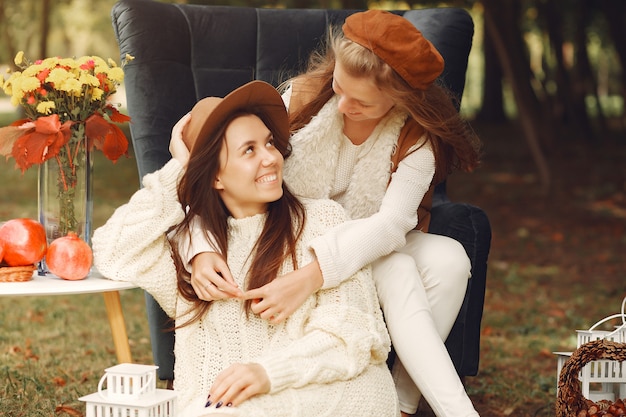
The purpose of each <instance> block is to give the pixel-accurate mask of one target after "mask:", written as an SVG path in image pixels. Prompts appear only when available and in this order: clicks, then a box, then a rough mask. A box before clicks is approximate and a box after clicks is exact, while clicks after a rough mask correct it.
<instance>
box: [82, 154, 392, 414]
mask: <svg viewBox="0 0 626 417" xmlns="http://www.w3.org/2000/svg"><path fill="white" fill-rule="evenodd" d="M180 173H181V166H180V164H179V163H178V162H177V161H176V160H172V161H170V162H168V164H166V165H165V167H163V168H162V169H161V170H160V171H157V172H155V173H154V174H149V175H147V176H146V177H145V178H144V188H142V189H141V190H139V191H138V192H136V193H135V195H133V197H132V198H131V200H130V201H129V203H128V204H126V205H123V206H121V207H120V208H118V209H117V210H116V211H115V213H114V214H113V216H112V217H111V218H110V219H109V220H108V221H107V223H106V224H105V225H104V226H102V227H101V228H99V229H97V230H96V231H95V233H94V236H93V240H92V242H93V250H94V264H95V266H96V268H97V269H98V270H99V271H100V272H101V273H102V274H103V275H104V276H106V277H109V278H111V279H115V280H122V281H131V282H134V283H136V284H137V285H139V286H141V287H142V288H144V289H145V290H146V291H148V292H149V293H151V294H152V295H153V296H154V298H155V299H156V300H157V301H158V302H159V303H160V304H161V306H162V307H163V309H164V310H165V312H166V313H167V314H168V315H170V316H171V317H176V318H177V319H179V320H185V318H186V312H187V309H188V307H189V304H188V303H187V302H186V301H185V300H184V299H183V298H182V297H180V296H179V295H178V292H177V288H176V276H175V270H174V265H173V262H172V260H171V256H170V247H169V244H168V242H167V240H166V238H165V232H166V231H167V230H168V228H169V227H170V226H172V225H174V224H176V223H178V222H179V221H180V220H181V219H182V218H183V210H182V208H181V207H180V205H179V204H178V202H177V200H176V184H177V180H178V178H179V175H180ZM304 203H305V207H306V210H307V222H306V226H305V229H304V232H303V236H302V239H301V241H300V242H299V244H298V245H297V257H298V262H299V263H300V265H305V264H306V263H308V262H309V261H310V260H311V257H312V254H311V252H310V250H308V249H307V247H308V245H307V244H306V243H307V242H308V241H309V240H311V239H313V238H315V237H316V236H319V235H321V234H322V233H324V232H325V231H326V230H327V229H329V228H331V227H333V226H335V225H336V224H339V223H340V222H342V221H343V220H344V214H343V210H342V209H341V207H340V206H339V205H337V204H336V203H333V202H331V201H327V200H318V201H315V200H305V201H304ZM265 218H266V215H257V216H253V217H249V218H244V219H232V218H231V219H229V228H230V229H229V230H230V233H229V242H228V246H229V248H228V262H229V267H230V270H231V272H232V274H233V277H234V278H235V280H236V281H237V284H238V285H239V286H240V287H242V288H243V287H245V284H244V278H245V275H246V272H247V270H248V269H249V262H250V259H249V256H248V255H249V254H250V252H251V250H252V247H253V245H254V242H255V241H256V239H257V238H258V236H259V234H260V232H261V229H262V226H263V223H264V221H265ZM292 269H293V268H292V265H290V264H289V263H286V264H285V265H283V270H282V271H281V273H286V272H289V271H290V270H292ZM242 311H243V310H242V302H241V301H239V300H223V301H216V302H213V304H212V306H211V308H210V310H209V312H208V314H207V315H206V316H205V317H204V318H203V319H202V320H201V321H199V322H196V323H194V324H192V325H189V326H186V327H183V328H181V329H178V330H177V331H176V344H175V349H174V350H175V356H176V364H175V370H174V372H175V389H176V390H177V391H178V392H179V399H178V401H179V402H178V404H179V412H180V411H183V408H184V407H187V406H189V407H188V408H187V410H184V413H185V414H184V415H185V417H188V416H191V415H204V413H206V412H208V413H209V414H210V413H211V410H213V409H204V407H203V406H200V405H198V407H197V410H195V411H192V410H190V408H194V407H195V404H202V405H203V403H204V400H205V399H206V396H207V394H208V390H209V388H210V386H211V384H212V382H213V380H214V378H215V377H216V375H217V374H218V373H219V372H220V371H221V370H223V369H224V368H226V367H228V366H229V365H231V364H233V363H247V362H255V363H259V364H261V365H262V366H263V367H264V368H265V370H266V372H267V374H268V376H269V379H270V383H271V390H270V393H269V394H266V395H260V396H256V397H253V398H251V399H250V400H248V401H246V402H244V403H243V404H242V405H241V406H240V407H238V408H237V409H229V410H227V411H228V413H232V414H233V415H241V416H246V417H253V416H272V417H278V416H298V417H304V416H311V417H313V416H315V417H318V416H324V415H328V416H331V415H332V416H352V415H359V416H377V417H380V416H397V415H398V414H399V409H398V405H397V397H396V392H395V388H394V385H393V382H392V380H391V376H390V374H389V371H388V370H387V368H386V365H385V359H386V357H387V354H388V351H389V346H390V341H389V337H388V334H387V330H386V328H385V325H384V322H383V319H382V315H381V312H380V309H379V307H378V301H377V298H376V293H375V289H374V286H373V282H372V279H371V274H370V270H369V269H367V268H366V269H363V270H360V271H358V272H357V273H356V274H355V275H354V276H352V277H351V278H350V279H348V280H346V281H344V282H343V283H342V284H341V285H339V286H337V287H335V288H331V289H328V290H323V291H319V292H317V293H316V294H314V295H312V296H311V297H309V298H308V299H307V300H306V302H305V303H304V305H303V306H302V307H300V309H298V310H297V311H296V312H295V313H294V314H293V315H292V316H291V317H290V318H289V319H288V320H286V321H285V322H284V323H282V324H279V325H276V326H275V325H271V324H269V323H268V322H267V321H265V320H262V319H260V318H259V317H258V316H256V315H254V314H251V315H250V317H249V319H246V317H245V314H243V312H242ZM220 410H223V408H222V409H220ZM220 410H217V411H220Z"/></svg>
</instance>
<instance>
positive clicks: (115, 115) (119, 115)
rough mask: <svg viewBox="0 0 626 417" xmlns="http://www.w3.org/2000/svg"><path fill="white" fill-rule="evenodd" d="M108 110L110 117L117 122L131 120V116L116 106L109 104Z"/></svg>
mask: <svg viewBox="0 0 626 417" xmlns="http://www.w3.org/2000/svg"><path fill="white" fill-rule="evenodd" d="M106 112H107V114H108V115H109V118H110V119H111V120H112V121H114V122H115V123H126V122H130V117H129V116H127V115H125V114H122V113H120V112H119V111H118V110H117V109H116V108H115V107H113V106H107V107H106Z"/></svg>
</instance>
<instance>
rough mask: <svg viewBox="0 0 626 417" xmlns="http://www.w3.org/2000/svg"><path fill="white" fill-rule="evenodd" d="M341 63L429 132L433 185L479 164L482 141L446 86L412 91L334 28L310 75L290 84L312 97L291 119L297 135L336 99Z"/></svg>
mask: <svg viewBox="0 0 626 417" xmlns="http://www.w3.org/2000/svg"><path fill="white" fill-rule="evenodd" d="M336 62H340V63H341V65H342V67H343V68H344V69H345V70H346V71H347V72H348V74H350V75H351V76H353V77H370V78H373V80H374V81H375V82H376V85H377V86H378V87H379V88H380V89H381V90H382V91H383V93H385V94H387V95H389V97H391V99H392V100H393V101H394V103H395V105H396V106H397V107H398V108H400V109H401V110H404V111H406V112H407V113H408V114H409V115H410V117H411V118H412V119H414V120H415V121H416V122H417V123H418V124H419V125H420V126H421V127H422V128H423V129H424V131H425V133H426V140H427V142H429V143H430V144H431V146H432V149H433V152H434V154H435V161H436V173H435V178H434V180H433V182H434V183H438V182H441V181H443V180H444V179H445V178H446V177H447V176H448V174H450V173H451V172H452V171H453V170H455V169H459V170H463V171H468V172H469V171H472V170H473V169H474V168H476V167H477V166H478V165H479V152H480V140H479V139H478V137H477V136H476V134H475V133H474V131H473V130H472V129H471V128H470V126H469V124H468V123H467V122H466V121H465V120H463V118H461V116H460V115H459V112H458V110H457V107H456V106H455V104H458V103H457V99H456V98H455V97H454V96H453V95H452V93H451V92H450V91H449V90H448V89H447V88H445V87H444V86H442V85H441V84H439V83H438V82H434V83H433V84H431V85H430V87H428V88H427V89H426V90H419V89H415V88H412V87H411V86H409V85H408V84H407V82H406V81H404V79H402V77H401V76H400V75H399V74H398V73H397V72H396V71H394V70H393V69H392V68H391V67H390V66H389V65H387V64H386V63H385V62H384V61H383V60H382V59H380V58H379V57H378V56H377V55H376V54H374V53H373V52H372V51H370V50H369V49H367V48H364V47H362V46H361V45H359V44H357V43H355V42H352V41H351V40H349V39H346V38H345V37H344V36H343V35H342V34H341V33H340V32H339V31H337V30H336V29H333V28H331V29H330V31H329V34H328V37H327V40H326V43H325V47H324V48H323V49H322V50H321V51H317V52H314V53H313V54H312V55H311V58H310V61H309V67H308V69H307V71H306V72H305V73H304V74H303V75H301V76H298V77H296V78H294V79H292V80H290V81H289V82H294V83H299V85H300V86H301V88H303V89H304V91H306V92H307V94H309V95H310V96H311V97H312V98H313V99H312V100H311V101H309V102H308V103H304V105H303V106H301V107H299V108H296V109H294V111H293V112H292V113H291V114H290V115H289V117H290V123H291V129H292V131H296V130H298V129H300V128H302V127H304V126H305V125H306V124H308V123H309V122H310V121H311V118H312V117H313V116H315V115H316V114H317V113H318V112H319V111H320V110H321V108H322V107H323V106H324V104H326V102H328V100H330V98H331V97H332V96H333V95H334V92H333V90H332V81H333V71H334V68H335V63H336ZM286 84H287V83H286ZM286 84H285V85H286ZM307 86H315V87H314V88H315V89H316V90H317V91H310V90H308V91H307Z"/></svg>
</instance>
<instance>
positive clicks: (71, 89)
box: [56, 77, 83, 96]
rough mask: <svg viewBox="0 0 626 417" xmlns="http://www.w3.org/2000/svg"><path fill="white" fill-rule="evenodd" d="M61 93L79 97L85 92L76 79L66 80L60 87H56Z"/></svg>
mask: <svg viewBox="0 0 626 417" xmlns="http://www.w3.org/2000/svg"><path fill="white" fill-rule="evenodd" d="M56 88H58V89H59V90H60V91H66V92H68V93H71V94H74V95H77V96H79V95H80V94H81V93H82V92H83V85H82V84H81V83H80V81H78V80H77V79H74V78H69V77H68V78H66V79H65V80H63V81H62V82H61V83H60V84H59V85H58V86H56Z"/></svg>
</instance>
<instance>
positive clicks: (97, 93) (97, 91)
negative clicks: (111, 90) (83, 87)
mask: <svg viewBox="0 0 626 417" xmlns="http://www.w3.org/2000/svg"><path fill="white" fill-rule="evenodd" d="M102 96H104V90H103V89H101V88H94V89H93V91H92V92H91V101H98V100H102Z"/></svg>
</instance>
